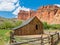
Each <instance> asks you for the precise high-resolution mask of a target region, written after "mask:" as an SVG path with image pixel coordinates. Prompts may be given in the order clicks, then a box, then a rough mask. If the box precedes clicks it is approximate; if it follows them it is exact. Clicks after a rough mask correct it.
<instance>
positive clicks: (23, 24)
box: [13, 16, 36, 30]
mask: <svg viewBox="0 0 60 45" xmlns="http://www.w3.org/2000/svg"><path fill="white" fill-rule="evenodd" d="M35 17H36V16H34V17H31V18H30V19H28V20H26V21H24V22H23V23H22V24H21V25H20V26H18V27H15V28H13V30H16V29H18V28H21V27H23V26H25V25H27V24H28V23H29V22H31V21H32V20H33V19H34V18H35Z"/></svg>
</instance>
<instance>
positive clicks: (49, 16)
mask: <svg viewBox="0 0 60 45" xmlns="http://www.w3.org/2000/svg"><path fill="white" fill-rule="evenodd" d="M33 16H37V17H38V18H39V19H40V20H41V21H42V22H47V23H49V24H60V8H59V7H57V6H54V5H52V6H51V5H48V6H42V7H40V8H39V9H38V10H36V11H32V10H30V11H22V10H21V11H20V12H19V14H18V19H19V20H20V19H22V20H27V19H29V18H31V17H33Z"/></svg>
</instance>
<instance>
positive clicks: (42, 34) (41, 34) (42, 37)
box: [41, 34, 44, 45]
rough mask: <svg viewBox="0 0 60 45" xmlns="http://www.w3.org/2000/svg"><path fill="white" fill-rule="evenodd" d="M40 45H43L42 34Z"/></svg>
mask: <svg viewBox="0 0 60 45" xmlns="http://www.w3.org/2000/svg"><path fill="white" fill-rule="evenodd" d="M41 45H44V44H43V34H41Z"/></svg>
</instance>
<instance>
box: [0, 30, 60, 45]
mask: <svg viewBox="0 0 60 45" xmlns="http://www.w3.org/2000/svg"><path fill="white" fill-rule="evenodd" d="M10 31H11V30H1V29H0V45H7V44H8V42H9V36H10V33H9V32H10ZM55 31H57V32H60V30H53V29H50V30H44V32H55Z"/></svg>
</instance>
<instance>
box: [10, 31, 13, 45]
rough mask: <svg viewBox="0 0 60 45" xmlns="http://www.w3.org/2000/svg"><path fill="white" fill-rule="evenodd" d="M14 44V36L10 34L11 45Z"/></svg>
mask: <svg viewBox="0 0 60 45" xmlns="http://www.w3.org/2000/svg"><path fill="white" fill-rule="evenodd" d="M11 43H14V34H13V32H10V44H11Z"/></svg>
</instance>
